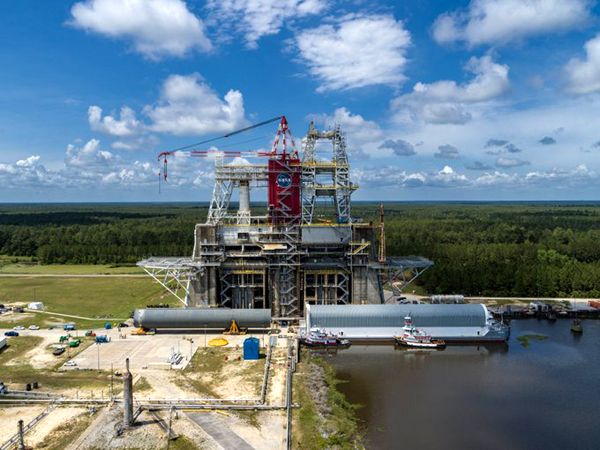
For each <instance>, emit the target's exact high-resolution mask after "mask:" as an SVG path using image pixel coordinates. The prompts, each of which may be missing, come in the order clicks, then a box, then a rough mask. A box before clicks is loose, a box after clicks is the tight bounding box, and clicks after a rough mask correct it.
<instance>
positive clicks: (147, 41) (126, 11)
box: [70, 0, 212, 60]
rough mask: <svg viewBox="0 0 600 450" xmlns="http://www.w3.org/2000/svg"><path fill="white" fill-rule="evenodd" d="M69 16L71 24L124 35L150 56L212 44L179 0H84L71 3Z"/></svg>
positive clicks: (178, 54)
mask: <svg viewBox="0 0 600 450" xmlns="http://www.w3.org/2000/svg"><path fill="white" fill-rule="evenodd" d="M71 16H72V17H71V21H70V24H71V25H72V26H74V27H76V28H81V29H83V30H86V31H88V32H92V33H97V34H100V35H103V36H107V37H110V38H121V39H126V40H128V41H130V42H132V45H133V49H134V50H135V51H136V52H138V53H141V54H143V55H144V56H146V57H148V58H150V59H153V60H158V59H161V58H163V57H165V56H176V57H182V56H185V55H186V54H188V53H189V52H190V51H192V50H195V49H197V50H201V51H209V50H211V48H212V45H211V42H210V40H209V39H208V38H207V37H206V35H205V33H204V24H203V23H202V21H201V20H200V19H198V18H197V17H196V16H195V15H194V14H193V13H192V12H191V11H190V10H189V9H188V7H187V5H186V3H185V2H184V1H182V0H127V1H123V0H86V1H82V2H78V3H76V4H74V5H73V7H72V8H71Z"/></svg>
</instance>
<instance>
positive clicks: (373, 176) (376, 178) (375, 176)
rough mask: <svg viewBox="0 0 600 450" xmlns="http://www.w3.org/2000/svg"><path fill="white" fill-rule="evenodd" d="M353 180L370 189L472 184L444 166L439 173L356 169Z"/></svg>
mask: <svg viewBox="0 0 600 450" xmlns="http://www.w3.org/2000/svg"><path fill="white" fill-rule="evenodd" d="M352 175H353V179H356V180H357V181H358V182H359V183H360V184H367V185H368V186H369V187H371V188H373V187H381V186H397V187H406V188H417V187H460V186H466V185H468V184H469V183H470V181H469V179H468V178H467V177H466V176H465V175H463V174H460V173H457V172H455V171H454V169H453V168H452V167H450V166H444V167H443V168H442V169H441V170H439V171H437V172H430V173H428V172H407V171H404V170H399V169H398V168H397V167H390V166H388V167H377V168H369V169H355V170H353V171H352Z"/></svg>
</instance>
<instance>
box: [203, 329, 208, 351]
mask: <svg viewBox="0 0 600 450" xmlns="http://www.w3.org/2000/svg"><path fill="white" fill-rule="evenodd" d="M207 327H208V324H207V323H205V324H204V348H206V347H207V345H206V328H207Z"/></svg>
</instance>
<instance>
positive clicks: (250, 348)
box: [244, 337, 260, 359]
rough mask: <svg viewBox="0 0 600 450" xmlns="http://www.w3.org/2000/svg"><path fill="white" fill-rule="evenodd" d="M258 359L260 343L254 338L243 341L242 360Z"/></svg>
mask: <svg viewBox="0 0 600 450" xmlns="http://www.w3.org/2000/svg"><path fill="white" fill-rule="evenodd" d="M258 358H260V342H259V340H258V339H257V338H255V337H249V338H247V339H246V340H245V341H244V359H258Z"/></svg>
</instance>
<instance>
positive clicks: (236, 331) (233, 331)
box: [223, 320, 248, 335]
mask: <svg viewBox="0 0 600 450" xmlns="http://www.w3.org/2000/svg"><path fill="white" fill-rule="evenodd" d="M247 331H248V330H246V329H245V328H240V327H238V324H237V322H236V321H235V320H232V321H231V325H230V326H229V328H226V329H225V331H223V334H229V335H240V334H246V332H247Z"/></svg>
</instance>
